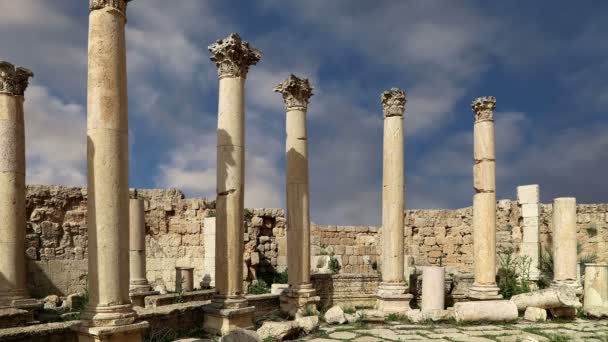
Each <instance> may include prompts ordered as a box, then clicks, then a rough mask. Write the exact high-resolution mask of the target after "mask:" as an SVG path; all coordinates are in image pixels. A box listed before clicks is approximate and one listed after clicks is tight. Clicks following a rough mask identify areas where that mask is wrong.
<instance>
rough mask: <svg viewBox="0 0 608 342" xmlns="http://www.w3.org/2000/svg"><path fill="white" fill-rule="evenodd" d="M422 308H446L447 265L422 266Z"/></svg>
mask: <svg viewBox="0 0 608 342" xmlns="http://www.w3.org/2000/svg"><path fill="white" fill-rule="evenodd" d="M420 309H421V310H422V311H428V310H443V309H445V267H438V266H425V267H423V268H422V300H421V305H420Z"/></svg>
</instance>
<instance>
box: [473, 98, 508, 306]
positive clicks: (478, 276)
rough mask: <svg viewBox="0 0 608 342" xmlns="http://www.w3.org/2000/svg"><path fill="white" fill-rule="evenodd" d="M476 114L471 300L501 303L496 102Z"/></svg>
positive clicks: (481, 102) (479, 103)
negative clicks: (499, 300) (498, 257)
mask: <svg viewBox="0 0 608 342" xmlns="http://www.w3.org/2000/svg"><path fill="white" fill-rule="evenodd" d="M471 107H472V108H473V111H474V112H475V125H474V132H473V136H474V160H475V165H474V166H473V184H474V188H475V195H474V197H473V252H474V258H475V260H474V264H475V282H474V283H473V286H471V288H469V298H471V299H475V300H491V299H500V298H502V296H500V295H499V294H498V291H499V290H500V289H499V288H498V286H496V159H495V154H496V151H495V147H494V108H495V107H496V98H494V97H493V96H484V97H479V98H476V99H475V100H473V103H472V104H471Z"/></svg>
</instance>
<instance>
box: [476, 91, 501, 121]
mask: <svg viewBox="0 0 608 342" xmlns="http://www.w3.org/2000/svg"><path fill="white" fill-rule="evenodd" d="M471 108H473V112H475V121H492V120H494V108H496V98H495V97H494V96H482V97H478V98H476V99H475V100H473V102H471Z"/></svg>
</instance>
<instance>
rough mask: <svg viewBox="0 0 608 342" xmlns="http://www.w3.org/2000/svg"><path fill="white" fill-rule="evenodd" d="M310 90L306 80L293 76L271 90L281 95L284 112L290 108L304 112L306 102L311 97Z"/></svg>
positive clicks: (306, 105)
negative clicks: (300, 109) (283, 102)
mask: <svg viewBox="0 0 608 342" xmlns="http://www.w3.org/2000/svg"><path fill="white" fill-rule="evenodd" d="M312 89H313V88H312V87H311V85H310V82H309V81H308V79H307V78H298V77H296V76H294V75H293V74H291V75H289V77H287V79H286V80H285V81H283V82H281V83H279V84H278V85H277V86H276V87H274V88H272V90H274V91H275V92H277V93H281V94H283V101H285V109H286V110H288V109H290V108H302V109H304V110H306V108H307V107H308V100H309V99H310V97H311V96H312V95H313V93H312Z"/></svg>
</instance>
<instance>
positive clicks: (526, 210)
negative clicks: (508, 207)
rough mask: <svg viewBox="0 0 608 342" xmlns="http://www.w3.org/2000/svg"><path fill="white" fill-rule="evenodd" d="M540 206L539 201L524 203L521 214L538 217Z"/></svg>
mask: <svg viewBox="0 0 608 342" xmlns="http://www.w3.org/2000/svg"><path fill="white" fill-rule="evenodd" d="M538 215H539V206H538V203H530V204H522V205H521V216H522V217H538Z"/></svg>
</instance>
